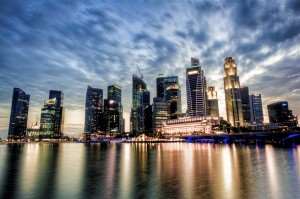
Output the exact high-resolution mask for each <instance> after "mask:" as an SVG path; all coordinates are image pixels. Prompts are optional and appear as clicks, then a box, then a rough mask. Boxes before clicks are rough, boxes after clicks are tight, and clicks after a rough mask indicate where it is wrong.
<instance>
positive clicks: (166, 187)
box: [0, 143, 300, 198]
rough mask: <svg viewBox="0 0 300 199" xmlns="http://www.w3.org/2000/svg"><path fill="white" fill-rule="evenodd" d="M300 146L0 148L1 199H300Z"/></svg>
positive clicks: (161, 145)
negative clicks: (287, 147) (286, 147)
mask: <svg viewBox="0 0 300 199" xmlns="http://www.w3.org/2000/svg"><path fill="white" fill-rule="evenodd" d="M299 187H300V146H298V147H296V148H289V149H285V148H276V147H273V146H271V145H266V146H262V147H258V146H238V145H213V144H188V143H161V144H91V145H84V144H45V143H44V144H42V143H40V144H25V145H21V144H20V145H0V198H300V189H299Z"/></svg>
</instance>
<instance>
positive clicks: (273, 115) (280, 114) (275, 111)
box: [268, 101, 298, 128]
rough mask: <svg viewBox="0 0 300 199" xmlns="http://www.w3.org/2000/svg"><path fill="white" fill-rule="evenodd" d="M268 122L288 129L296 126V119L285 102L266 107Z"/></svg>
mask: <svg viewBox="0 0 300 199" xmlns="http://www.w3.org/2000/svg"><path fill="white" fill-rule="evenodd" d="M268 113H269V121H270V123H272V124H278V125H279V126H287V127H290V128H293V127H296V126H297V125H298V120H297V117H296V116H294V115H293V112H292V111H291V110H289V104H288V102H287V101H279V102H275V103H272V104H269V105H268Z"/></svg>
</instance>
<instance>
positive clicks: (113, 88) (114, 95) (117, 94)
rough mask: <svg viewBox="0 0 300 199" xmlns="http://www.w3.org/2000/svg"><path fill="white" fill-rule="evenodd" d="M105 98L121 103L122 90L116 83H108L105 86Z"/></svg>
mask: <svg viewBox="0 0 300 199" xmlns="http://www.w3.org/2000/svg"><path fill="white" fill-rule="evenodd" d="M107 99H109V100H114V101H116V102H118V103H119V104H121V101H122V90H121V87H120V86H118V85H115V84H114V85H110V86H108V87H107Z"/></svg>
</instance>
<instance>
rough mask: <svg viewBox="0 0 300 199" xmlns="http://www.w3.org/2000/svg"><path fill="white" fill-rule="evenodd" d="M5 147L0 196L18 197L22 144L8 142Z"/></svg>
mask: <svg viewBox="0 0 300 199" xmlns="http://www.w3.org/2000/svg"><path fill="white" fill-rule="evenodd" d="M6 147H7V151H5V152H6V160H5V161H4V162H5V164H6V168H5V170H4V172H3V174H4V177H3V181H2V182H1V188H0V198H18V196H19V195H18V194H19V193H18V191H19V190H18V188H19V185H20V184H19V183H20V175H21V174H20V173H21V169H22V165H21V163H22V155H23V154H24V153H23V150H24V145H21V144H8V145H6ZM19 197H20V196H19Z"/></svg>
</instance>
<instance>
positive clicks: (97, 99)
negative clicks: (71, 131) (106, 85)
mask: <svg viewBox="0 0 300 199" xmlns="http://www.w3.org/2000/svg"><path fill="white" fill-rule="evenodd" d="M103 126H104V124H103V90H102V89H98V88H93V87H91V86H88V88H87V91H86V97H85V123H84V132H85V133H88V134H90V133H96V132H98V131H100V130H103V128H104V127H103Z"/></svg>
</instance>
